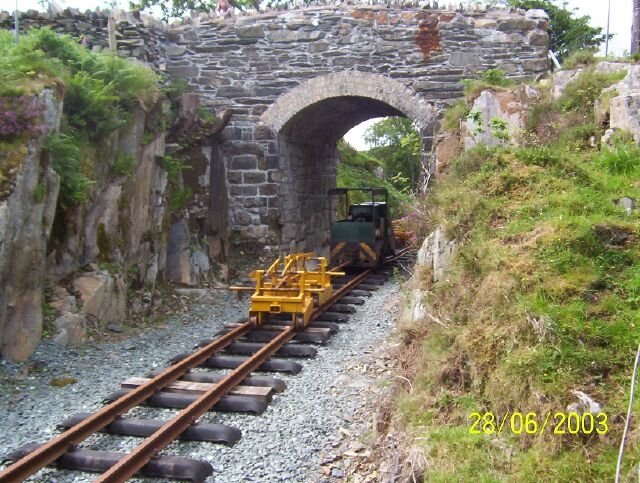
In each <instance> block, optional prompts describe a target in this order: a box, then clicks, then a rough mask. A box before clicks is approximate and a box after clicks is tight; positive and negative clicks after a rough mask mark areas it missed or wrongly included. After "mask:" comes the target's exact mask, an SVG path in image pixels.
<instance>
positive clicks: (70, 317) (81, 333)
mask: <svg viewBox="0 0 640 483" xmlns="http://www.w3.org/2000/svg"><path fill="white" fill-rule="evenodd" d="M54 325H55V327H56V329H57V331H58V335H60V336H61V337H59V340H56V343H58V344H60V345H65V346H66V345H68V344H70V345H79V344H82V343H84V340H85V336H86V331H87V321H86V318H85V316H84V314H64V315H62V316H61V317H58V318H57V319H56V320H55V322H54ZM60 332H63V335H62V334H60ZM56 339H58V337H57V336H56Z"/></svg>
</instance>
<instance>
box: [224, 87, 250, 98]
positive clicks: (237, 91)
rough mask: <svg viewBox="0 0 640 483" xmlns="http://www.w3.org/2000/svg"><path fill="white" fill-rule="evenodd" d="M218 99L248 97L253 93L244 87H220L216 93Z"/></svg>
mask: <svg viewBox="0 0 640 483" xmlns="http://www.w3.org/2000/svg"><path fill="white" fill-rule="evenodd" d="M216 95H217V96H218V97H248V96H251V93H250V92H249V91H248V90H247V89H245V88H244V87H238V86H220V87H218V90H217V91H216Z"/></svg>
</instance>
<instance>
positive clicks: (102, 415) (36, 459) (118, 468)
mask: <svg viewBox="0 0 640 483" xmlns="http://www.w3.org/2000/svg"><path fill="white" fill-rule="evenodd" d="M406 251H407V250H403V251H401V252H400V253H398V254H397V255H395V256H393V257H391V258H389V259H388V260H386V262H390V261H393V260H395V259H397V258H399V257H400V256H402V255H403V254H404V253H406ZM344 266H346V265H345V264H341V265H338V266H336V267H332V268H331V270H332V271H335V270H338V269H341V268H343V267H344ZM371 273H372V270H371V269H368V270H365V271H363V272H362V273H360V274H358V275H357V276H355V277H354V278H353V279H351V280H350V281H349V282H347V284H345V285H344V286H342V287H341V288H340V289H339V290H337V291H336V292H335V293H334V294H333V295H332V296H331V297H330V298H329V299H328V300H327V301H326V302H325V303H324V304H323V305H322V306H321V307H318V308H317V309H315V310H314V311H313V313H312V315H311V321H313V320H315V319H317V318H318V317H319V316H320V315H321V314H322V313H323V312H324V311H325V310H327V308H328V307H331V305H333V304H334V303H336V302H337V301H338V300H339V299H340V298H341V297H343V296H344V294H345V292H348V291H350V290H351V289H352V288H354V287H355V286H357V285H358V284H359V283H361V282H362V280H363V279H365V278H366V277H367V276H369V275H370V274H371ZM249 330H250V324H249V322H244V323H243V324H241V325H239V326H238V327H235V328H234V329H232V330H231V331H230V332H228V333H226V334H224V335H222V336H221V337H220V338H218V339H216V340H214V341H212V342H210V343H209V344H207V345H206V346H204V347H202V348H201V349H200V350H198V351H197V352H194V353H193V354H191V355H189V356H188V357H186V358H185V359H183V360H181V361H180V362H178V363H177V364H174V365H173V366H171V367H169V368H167V369H166V370H165V371H163V372H161V373H160V374H158V375H157V376H155V377H154V378H153V379H150V380H149V381H148V382H146V383H144V384H142V385H141V386H139V387H137V388H136V389H134V390H132V391H131V392H129V393H127V394H126V395H125V396H123V397H121V398H119V399H117V400H116V401H114V402H112V403H110V404H108V405H107V406H105V407H103V408H102V409H101V410H99V411H98V412H96V413H94V414H93V415H91V416H90V417H88V418H87V419H85V420H83V421H82V422H80V423H78V424H76V425H75V426H73V427H72V428H70V429H68V430H67V431H65V432H64V433H62V434H60V435H59V436H57V437H56V438H54V439H52V440H51V441H49V442H48V443H45V444H44V445H42V446H40V447H39V448H38V449H36V450H35V451H33V452H32V453H29V454H28V455H27V456H25V457H24V458H22V459H20V460H19V461H17V462H15V463H13V464H12V465H11V466H9V467H7V468H5V469H4V470H3V471H2V472H0V481H2V482H3V483H5V482H7V483H14V482H15V483H18V482H21V481H23V480H24V479H26V478H28V477H29V476H31V475H33V474H34V473H36V472H37V471H39V470H40V469H42V468H44V467H45V466H47V465H48V464H51V463H53V462H54V461H55V460H56V459H58V458H59V457H60V456H62V455H63V454H64V453H65V452H67V451H69V450H70V449H71V448H72V447H73V446H74V445H76V444H78V443H80V442H81V441H83V440H85V439H86V438H88V437H89V436H91V435H92V434H94V433H96V432H98V431H100V430H102V429H104V428H105V427H106V426H107V425H109V424H110V423H111V422H112V421H113V420H114V419H115V418H117V417H119V416H122V415H123V414H124V413H126V412H127V411H128V410H130V409H131V408H133V407H135V406H137V405H139V404H141V403H142V402H144V401H145V400H146V399H148V398H149V397H151V396H152V395H153V394H154V393H156V392H157V391H159V390H160V389H162V388H164V387H166V386H167V385H168V384H170V383H172V382H174V381H176V380H178V379H179V378H180V377H182V376H183V375H184V374H186V373H187V372H188V371H189V370H190V369H192V368H194V367H196V366H198V365H200V364H202V363H203V362H205V361H206V360H207V359H208V358H209V357H210V356H211V355H213V354H214V353H216V352H218V351H220V350H222V349H224V348H225V347H226V346H228V345H229V344H231V343H232V342H234V341H235V340H236V339H238V338H240V337H242V336H243V335H245V334H246V333H247V332H249ZM295 335H296V328H295V326H291V327H288V328H286V329H285V330H283V331H282V332H281V333H280V334H278V336H276V337H275V338H274V339H272V340H271V341H270V342H269V343H267V344H266V345H265V346H264V347H262V348H261V349H260V350H259V351H258V352H256V353H255V354H254V355H253V356H251V357H250V358H248V359H247V360H246V361H245V362H243V363H242V364H241V365H240V366H238V367H237V368H236V369H234V370H233V371H232V372H230V373H229V374H227V375H226V376H225V377H224V378H223V379H222V380H221V381H220V382H219V383H217V384H216V385H215V386H214V387H212V388H211V389H210V390H208V391H207V392H205V393H203V394H202V395H201V396H200V397H198V399H196V400H195V401H194V402H193V403H191V404H190V405H189V406H188V407H186V408H185V409H183V410H182V411H180V412H179V413H178V414H177V415H176V416H174V417H173V418H172V419H170V420H169V421H167V422H166V423H165V424H164V425H163V426H162V427H161V428H160V429H158V430H157V431H156V432H155V433H153V435H151V436H149V437H148V438H147V439H145V440H144V442H143V443H141V444H140V445H138V446H137V447H136V448H134V449H133V451H132V452H131V453H129V454H127V455H126V456H124V457H123V458H122V459H120V460H119V461H118V463H116V464H115V465H114V466H112V467H111V468H110V469H109V470H108V471H107V472H105V473H103V474H102V475H101V476H100V477H99V478H98V479H97V480H96V481H99V482H103V483H107V482H109V483H111V482H123V481H126V480H127V479H128V478H130V477H131V476H133V475H134V474H136V473H137V472H138V471H139V470H140V469H141V468H142V467H143V466H145V465H146V464H147V463H148V462H149V461H150V460H151V459H153V458H154V456H156V455H157V454H158V453H159V452H160V451H161V450H162V449H163V448H165V447H166V446H167V445H168V444H170V443H171V442H172V441H174V440H176V439H177V438H178V437H179V436H180V434H182V433H183V432H184V431H185V430H186V429H187V428H188V427H189V426H191V425H192V424H193V423H195V422H196V420H197V418H199V417H200V416H202V414H204V413H205V412H207V411H208V410H209V409H210V408H211V407H212V406H213V405H215V404H216V403H217V402H218V401H220V399H221V398H222V397H224V396H225V395H226V394H228V393H229V391H231V389H233V388H234V387H235V386H237V385H239V384H240V383H241V382H242V381H243V380H244V379H245V378H246V377H247V376H248V375H249V374H250V373H251V372H253V371H255V370H256V369H257V368H258V367H259V366H260V365H261V364H262V363H263V362H265V361H266V360H267V359H269V358H270V357H271V356H272V355H273V354H275V352H277V351H278V350H279V349H280V348H281V347H282V346H284V345H285V344H286V343H287V342H289V341H290V340H291V339H292V338H293V337H294V336H295Z"/></svg>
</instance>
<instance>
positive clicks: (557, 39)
mask: <svg viewBox="0 0 640 483" xmlns="http://www.w3.org/2000/svg"><path fill="white" fill-rule="evenodd" d="M639 1H640V0H634V5H635V4H636V3H638V2H639ZM506 2H507V4H508V5H510V6H512V7H516V8H524V9H525V10H529V9H532V8H537V9H542V10H544V11H545V12H547V15H549V30H548V31H549V41H550V42H549V48H550V49H551V50H552V51H553V53H554V54H556V56H557V57H558V59H560V60H562V59H565V58H566V57H567V56H568V55H569V54H570V53H571V52H574V51H576V50H582V49H597V48H598V47H599V46H600V44H602V42H604V41H605V40H606V34H603V33H602V29H601V28H600V27H592V26H591V25H589V22H590V21H591V17H589V16H588V15H584V16H581V17H578V16H576V9H573V10H568V9H567V8H566V5H567V4H566V3H564V4H563V5H562V6H558V5H556V1H555V0H506ZM612 36H613V35H609V38H611V37H612Z"/></svg>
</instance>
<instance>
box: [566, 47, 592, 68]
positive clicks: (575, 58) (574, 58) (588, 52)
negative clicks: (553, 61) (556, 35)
mask: <svg viewBox="0 0 640 483" xmlns="http://www.w3.org/2000/svg"><path fill="white" fill-rule="evenodd" d="M596 53H597V50H594V49H584V50H576V51H575V52H572V53H571V54H569V56H568V57H567V58H566V60H565V61H564V63H563V64H562V68H563V69H575V68H577V67H579V66H581V65H582V66H585V65H593V64H595V63H596V62H597V61H598V59H597V58H596Z"/></svg>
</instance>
